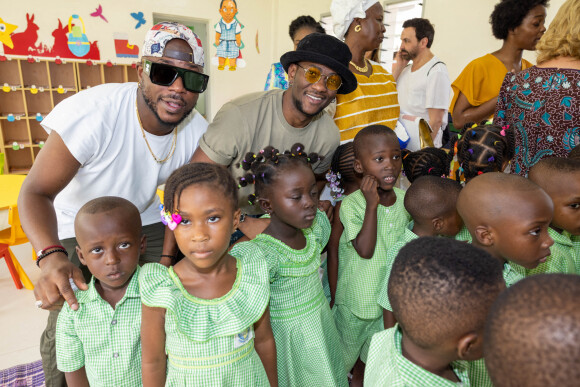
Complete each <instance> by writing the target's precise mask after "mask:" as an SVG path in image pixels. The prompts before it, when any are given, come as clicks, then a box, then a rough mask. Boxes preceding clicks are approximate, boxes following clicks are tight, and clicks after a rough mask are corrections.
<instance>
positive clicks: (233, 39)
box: [215, 0, 244, 71]
mask: <svg viewBox="0 0 580 387" xmlns="http://www.w3.org/2000/svg"><path fill="white" fill-rule="evenodd" d="M219 12H220V15H221V16H222V18H221V19H220V21H219V22H218V23H217V24H216V25H215V46H216V47H217V59H218V70H224V69H225V67H226V64H227V66H228V68H229V70H230V71H234V70H236V68H237V67H238V66H240V67H243V66H242V63H241V61H239V59H241V52H240V49H242V48H243V43H242V28H244V26H243V25H242V24H241V23H240V22H239V21H238V19H237V17H236V15H237V13H238V6H237V3H236V1H235V0H221V2H220V11H219Z"/></svg>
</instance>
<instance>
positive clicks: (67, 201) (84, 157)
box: [42, 83, 208, 239]
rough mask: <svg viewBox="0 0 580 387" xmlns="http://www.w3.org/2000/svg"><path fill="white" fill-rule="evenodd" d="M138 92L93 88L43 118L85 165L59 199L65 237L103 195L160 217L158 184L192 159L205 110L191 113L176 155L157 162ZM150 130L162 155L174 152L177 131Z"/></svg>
mask: <svg viewBox="0 0 580 387" xmlns="http://www.w3.org/2000/svg"><path fill="white" fill-rule="evenodd" d="M136 93H137V84H136V83H123V84H114V83H112V84H104V85H100V86H96V87H92V88H90V89H88V90H85V91H82V92H80V93H78V94H75V95H74V96H72V97H69V98H67V99H65V100H64V101H62V102H61V103H59V104H58V105H57V106H55V108H54V109H53V110H52V112H50V114H49V115H47V116H46V118H45V119H44V120H43V121H42V126H43V127H44V129H45V130H46V131H47V132H48V133H49V134H50V132H51V131H53V130H54V131H56V132H57V133H58V134H59V135H60V137H61V138H62V140H63V141H64V143H65V145H66V146H67V148H68V149H69V151H70V152H71V154H72V155H73V156H74V158H75V159H77V161H78V162H79V163H80V164H81V167H80V168H79V170H78V172H77V174H76V175H75V177H73V179H72V180H71V182H70V183H69V184H68V185H67V186H66V187H65V188H64V189H63V190H62V191H61V192H60V193H59V194H58V195H57V196H56V198H55V200H54V208H55V210H56V216H57V220H58V236H59V238H60V239H66V238H71V237H74V235H75V234H74V218H75V216H76V214H77V212H78V210H79V209H80V208H81V207H82V206H83V205H84V204H85V203H86V202H88V201H89V200H92V199H94V198H98V197H101V196H120V197H122V198H125V199H127V200H129V201H131V202H132V203H133V204H135V206H137V208H138V209H139V212H140V213H141V220H142V222H143V225H144V226H146V225H149V224H153V223H156V222H159V221H160V216H159V198H158V197H157V195H156V190H157V187H158V186H159V185H160V184H163V183H165V181H166V180H167V178H168V177H169V175H170V174H171V172H173V171H174V170H175V169H177V168H179V167H180V166H182V165H184V164H186V163H188V162H189V161H190V159H191V157H192V156H193V152H194V151H195V149H196V148H197V145H198V142H199V139H200V138H201V136H202V135H203V133H205V131H206V129H207V125H208V124H207V122H206V120H205V119H204V118H203V117H202V116H201V114H199V113H198V112H197V111H195V110H194V111H192V113H191V114H190V115H189V116H188V117H187V118H186V119H185V120H184V121H183V122H182V123H181V124H180V125H179V126H178V127H177V128H176V130H177V139H176V145H175V153H174V154H173V156H172V157H171V158H170V159H169V160H167V161H166V162H164V163H163V164H158V163H157V162H156V161H155V160H154V159H153V156H151V153H150V152H149V149H148V148H147V144H146V143H145V140H144V139H143V134H142V132H141V129H140V126H139V121H138V120H137V112H136V106H135V99H136V96H137V94H136ZM145 133H146V136H147V141H149V145H150V146H151V149H152V150H153V153H154V154H155V155H156V156H157V158H164V157H165V156H166V155H167V154H169V152H170V149H171V144H172V141H173V132H172V133H171V134H168V135H165V136H155V135H153V134H150V133H148V132H145Z"/></svg>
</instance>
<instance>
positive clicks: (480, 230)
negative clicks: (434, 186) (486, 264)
mask: <svg viewBox="0 0 580 387" xmlns="http://www.w3.org/2000/svg"><path fill="white" fill-rule="evenodd" d="M475 238H476V239H477V242H478V243H479V244H480V245H482V246H493V232H492V231H491V230H490V229H489V228H488V227H487V226H477V227H476V228H475Z"/></svg>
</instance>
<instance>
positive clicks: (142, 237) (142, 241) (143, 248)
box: [139, 234, 147, 254]
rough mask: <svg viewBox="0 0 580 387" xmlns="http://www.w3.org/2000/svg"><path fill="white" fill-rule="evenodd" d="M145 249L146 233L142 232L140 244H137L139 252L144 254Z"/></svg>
mask: <svg viewBox="0 0 580 387" xmlns="http://www.w3.org/2000/svg"><path fill="white" fill-rule="evenodd" d="M145 250H147V235H145V234H143V235H142V236H141V245H140V246H139V252H140V253H141V254H145Z"/></svg>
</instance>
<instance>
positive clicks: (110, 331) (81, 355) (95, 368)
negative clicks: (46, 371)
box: [56, 267, 141, 387]
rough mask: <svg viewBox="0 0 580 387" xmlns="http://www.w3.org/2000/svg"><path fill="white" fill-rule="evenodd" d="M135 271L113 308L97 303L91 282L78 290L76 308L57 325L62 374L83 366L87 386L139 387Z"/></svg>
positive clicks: (138, 302) (65, 313)
mask: <svg viewBox="0 0 580 387" xmlns="http://www.w3.org/2000/svg"><path fill="white" fill-rule="evenodd" d="M138 277H139V267H137V269H136V270H135V273H133V277H132V278H131V280H130V282H129V285H128V286H127V290H126V291H125V295H124V296H123V298H122V299H121V300H120V301H119V302H118V303H117V305H115V309H113V308H112V307H111V305H109V303H108V302H107V301H105V300H103V299H102V298H101V296H100V295H99V292H98V291H97V289H96V288H95V278H94V277H93V278H92V279H91V282H90V283H89V289H88V290H86V291H77V292H76V297H77V300H78V304H79V309H78V310H77V311H73V310H72V309H71V308H70V307H69V306H68V304H65V305H64V306H63V308H62V310H61V312H60V314H59V316H58V322H57V326H56V360H57V364H58V369H59V370H60V371H62V372H74V371H77V370H78V369H80V368H82V367H83V366H84V367H85V371H86V373H87V378H88V380H89V383H90V385H91V386H107V387H108V386H140V385H141V337H140V332H141V298H140V296H139V283H138Z"/></svg>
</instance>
